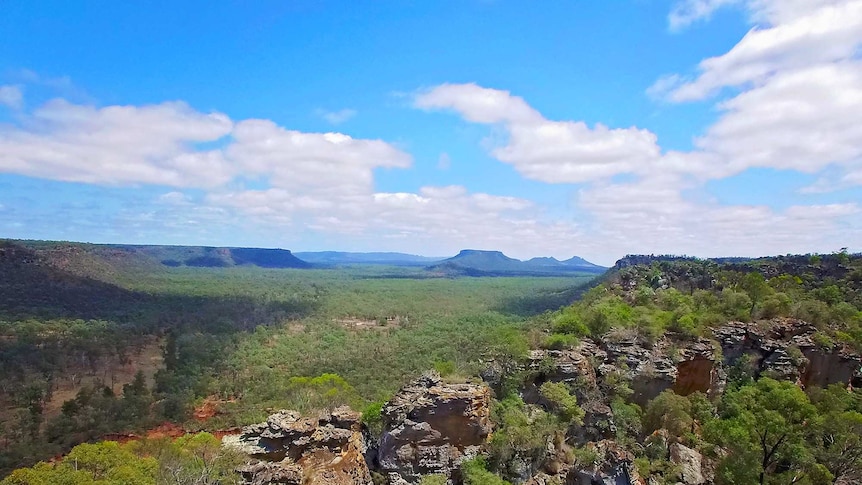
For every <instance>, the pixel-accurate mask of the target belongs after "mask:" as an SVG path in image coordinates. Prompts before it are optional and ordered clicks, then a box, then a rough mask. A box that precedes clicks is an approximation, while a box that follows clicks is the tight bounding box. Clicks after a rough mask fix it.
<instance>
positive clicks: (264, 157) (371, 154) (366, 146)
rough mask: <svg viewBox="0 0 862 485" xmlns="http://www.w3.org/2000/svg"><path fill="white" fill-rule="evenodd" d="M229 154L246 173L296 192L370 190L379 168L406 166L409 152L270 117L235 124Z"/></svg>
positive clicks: (227, 154) (383, 143)
mask: <svg viewBox="0 0 862 485" xmlns="http://www.w3.org/2000/svg"><path fill="white" fill-rule="evenodd" d="M225 154H226V156H227V158H228V159H229V160H231V161H232V162H233V163H234V164H236V166H237V167H239V168H241V169H242V172H243V174H245V175H262V176H266V177H268V179H269V183H270V184H271V185H272V186H273V187H275V188H280V189H287V190H289V191H292V192H293V193H307V192H315V193H318V194H321V195H324V194H325V195H343V194H346V193H347V194H354V193H368V192H370V191H371V188H372V186H373V182H374V174H373V172H372V170H373V169H375V168H406V167H409V166H410V164H411V163H412V158H411V157H410V155H408V154H407V153H404V152H403V151H401V150H399V149H397V148H395V147H394V146H392V145H390V144H389V143H386V142H384V141H382V140H367V139H356V138H352V137H350V136H348V135H345V134H342V133H303V132H299V131H295V130H287V129H284V128H282V127H280V126H278V125H276V124H275V123H273V122H271V121H268V120H245V121H242V122H239V123H237V124H236V126H235V127H234V130H233V143H231V144H230V146H228V148H227V149H226V150H225Z"/></svg>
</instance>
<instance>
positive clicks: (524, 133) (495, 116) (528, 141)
mask: <svg viewBox="0 0 862 485" xmlns="http://www.w3.org/2000/svg"><path fill="white" fill-rule="evenodd" d="M414 105H415V106H416V107H417V108H420V109H426V110H430V109H449V110H453V111H455V112H457V113H458V114H460V115H461V116H463V117H464V119H465V120H467V121H471V122H475V123H483V124H499V125H501V126H502V127H503V128H504V130H505V132H506V135H507V137H506V140H505V141H504V142H503V143H499V144H492V145H491V147H490V148H491V155H492V156H494V157H495V158H497V159H498V160H500V161H502V162H505V163H508V164H511V165H512V166H514V167H515V169H516V170H518V172H520V173H521V174H522V175H523V176H525V177H527V178H530V179H534V180H539V181H542V182H547V183H577V182H585V181H589V180H596V179H602V178H606V177H610V176H613V175H616V174H619V173H631V172H636V171H637V170H638V168H639V167H641V166H643V164H644V163H645V162H649V161H654V160H657V159H658V157H659V155H660V151H659V147H658V145H657V144H656V136H655V135H654V134H653V133H651V132H649V131H648V130H643V129H638V128H635V127H632V128H622V129H619V128H617V129H613V128H609V127H607V126H605V125H602V124H600V123H598V124H596V125H595V126H593V127H589V126H587V124H586V123H584V122H582V121H552V120H548V119H546V118H544V117H543V116H542V115H541V114H540V113H539V112H538V111H536V110H535V109H533V108H532V107H531V106H530V105H528V104H527V103H526V101H524V100H523V99H522V98H520V97H518V96H513V95H512V94H511V93H509V92H508V91H503V90H498V89H491V88H485V87H481V86H478V85H476V84H472V83H471V84H443V85H440V86H437V87H435V88H433V89H430V90H427V91H424V92H421V93H419V94H418V95H417V96H416V98H415V100H414Z"/></svg>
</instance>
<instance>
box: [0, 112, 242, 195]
mask: <svg viewBox="0 0 862 485" xmlns="http://www.w3.org/2000/svg"><path fill="white" fill-rule="evenodd" d="M231 127H232V123H231V121H230V119H229V118H228V117H227V116H225V115H223V114H220V113H208V114H205V113H200V112H197V111H195V110H193V109H191V108H190V107H189V106H188V105H186V104H184V103H179V102H173V103H162V104H158V105H149V106H108V107H104V108H96V107H94V106H85V105H76V104H72V103H69V102H67V101H64V100H61V99H58V100H54V101H51V102H49V103H47V104H46V105H44V106H42V107H40V108H39V109H37V110H36V111H35V112H33V113H31V114H30V115H29V116H27V119H26V122H25V124H24V126H23V127H14V126H12V127H2V128H0V171H4V172H13V173H18V174H22V175H28V176H33V177H42V178H49V179H54V180H63V181H69V182H86V183H98V184H135V183H145V184H159V185H170V186H175V187H212V186H216V185H219V184H223V183H225V182H227V181H228V180H230V179H231V178H232V176H233V175H234V171H233V170H232V169H231V167H230V165H229V164H228V163H227V161H226V160H225V159H224V157H223V155H222V154H221V153H220V152H219V151H218V150H197V149H196V148H195V144H197V143H203V142H212V141H216V140H218V139H220V138H222V137H224V136H225V135H227V134H228V133H230V131H231Z"/></svg>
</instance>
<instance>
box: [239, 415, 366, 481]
mask: <svg viewBox="0 0 862 485" xmlns="http://www.w3.org/2000/svg"><path fill="white" fill-rule="evenodd" d="M359 417H360V415H359V413H356V412H354V411H352V410H350V409H349V408H346V407H341V408H338V409H335V410H334V411H332V412H331V413H327V414H323V415H321V416H318V417H303V416H302V415H300V414H299V413H297V412H295V411H280V412H278V413H276V414H273V415H272V416H270V417H269V418H268V419H267V420H266V422H264V423H259V424H254V425H251V426H246V427H245V428H243V430H242V434H240V435H236V436H226V437H225V438H224V445H225V446H230V447H233V448H235V449H237V450H239V451H241V452H243V453H246V454H248V455H249V456H250V457H251V458H252V459H253V461H251V462H250V463H248V464H247V465H245V466H243V467H242V468H241V469H240V473H241V474H242V476H243V479H244V481H245V483H247V484H251V485H264V484H274V483H277V484H285V485H318V484H319V485H324V484H328V485H353V484H363V485H364V484H371V483H372V482H371V473H370V471H369V469H368V465H367V463H366V459H365V452H366V441H365V439H364V438H363V434H362V425H361V423H360V421H359Z"/></svg>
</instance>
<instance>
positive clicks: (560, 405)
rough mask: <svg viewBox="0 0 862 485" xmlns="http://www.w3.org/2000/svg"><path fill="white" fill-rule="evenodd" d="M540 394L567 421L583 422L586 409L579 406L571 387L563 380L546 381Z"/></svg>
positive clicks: (540, 389) (540, 388)
mask: <svg viewBox="0 0 862 485" xmlns="http://www.w3.org/2000/svg"><path fill="white" fill-rule="evenodd" d="M539 394H540V395H541V396H542V398H544V399H545V400H546V401H548V403H549V404H550V406H551V408H552V409H553V410H554V411H555V412H556V413H557V414H558V415H559V416H560V418H561V419H562V420H563V421H564V422H566V423H576V424H579V425H580V424H581V423H582V420H583V418H584V410H583V409H581V407H580V406H578V400H577V398H575V396H573V395H571V394H570V393H569V388H568V386H566V384H565V383H563V382H550V381H548V382H545V383H544V384H542V386H541V387H539Z"/></svg>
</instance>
